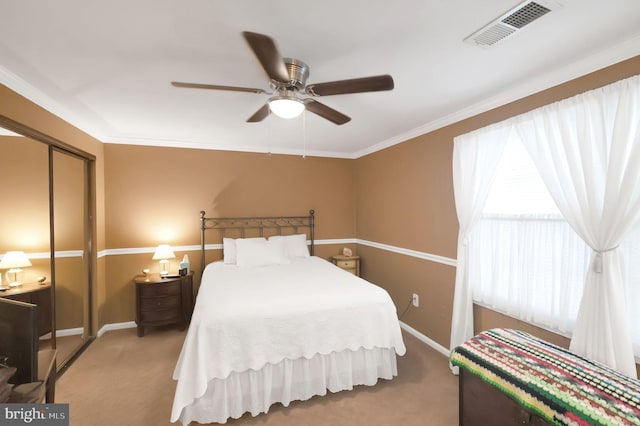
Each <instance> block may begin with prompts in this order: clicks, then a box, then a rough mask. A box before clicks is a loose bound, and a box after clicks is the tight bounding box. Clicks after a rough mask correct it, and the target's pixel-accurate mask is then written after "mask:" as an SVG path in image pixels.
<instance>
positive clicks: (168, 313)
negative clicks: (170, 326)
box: [140, 309, 180, 322]
mask: <svg viewBox="0 0 640 426" xmlns="http://www.w3.org/2000/svg"><path fill="white" fill-rule="evenodd" d="M140 317H141V318H140V319H141V320H142V321H146V322H154V321H180V312H179V311H178V310H176V309H167V310H164V311H149V312H144V311H141V312H140Z"/></svg>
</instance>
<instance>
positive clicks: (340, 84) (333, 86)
mask: <svg viewBox="0 0 640 426" xmlns="http://www.w3.org/2000/svg"><path fill="white" fill-rule="evenodd" d="M391 89H393V77H391V76H390V75H388V74H385V75H378V76H374V77H363V78H354V79H351V80H338V81H329V82H327V83H317V84H310V85H308V86H307V89H306V91H307V94H309V95H311V96H329V95H342V94H347V93H362V92H380V91H382V90H391Z"/></svg>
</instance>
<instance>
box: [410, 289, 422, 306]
mask: <svg viewBox="0 0 640 426" xmlns="http://www.w3.org/2000/svg"><path fill="white" fill-rule="evenodd" d="M411 303H412V304H413V306H415V307H416V308H417V307H418V306H420V297H419V296H418V295H417V294H415V293H413V296H412V297H411Z"/></svg>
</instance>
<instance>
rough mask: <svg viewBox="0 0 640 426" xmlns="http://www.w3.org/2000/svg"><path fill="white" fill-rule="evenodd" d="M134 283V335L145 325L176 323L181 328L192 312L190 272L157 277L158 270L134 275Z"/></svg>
mask: <svg viewBox="0 0 640 426" xmlns="http://www.w3.org/2000/svg"><path fill="white" fill-rule="evenodd" d="M133 282H134V283H135V284H136V324H137V325H138V336H139V337H142V336H144V328H145V327H147V326H159V325H167V324H180V325H181V326H182V329H183V330H184V329H185V328H186V327H187V324H188V323H189V321H190V320H191V314H192V313H193V272H190V273H189V274H188V275H185V276H181V277H180V276H178V277H176V276H172V277H168V278H161V277H160V275H159V274H150V275H148V276H144V275H138V276H136V277H134V278H133Z"/></svg>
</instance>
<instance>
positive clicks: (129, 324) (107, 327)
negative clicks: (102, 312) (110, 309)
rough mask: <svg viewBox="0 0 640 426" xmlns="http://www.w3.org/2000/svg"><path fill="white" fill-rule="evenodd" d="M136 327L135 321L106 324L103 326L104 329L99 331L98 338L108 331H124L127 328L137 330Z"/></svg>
mask: <svg viewBox="0 0 640 426" xmlns="http://www.w3.org/2000/svg"><path fill="white" fill-rule="evenodd" d="M135 327H136V323H135V321H127V322H117V323H114V324H105V325H103V326H102V328H101V329H100V330H98V336H97V337H101V336H102V335H103V334H104V333H106V332H107V331H113V330H122V329H125V328H135Z"/></svg>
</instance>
